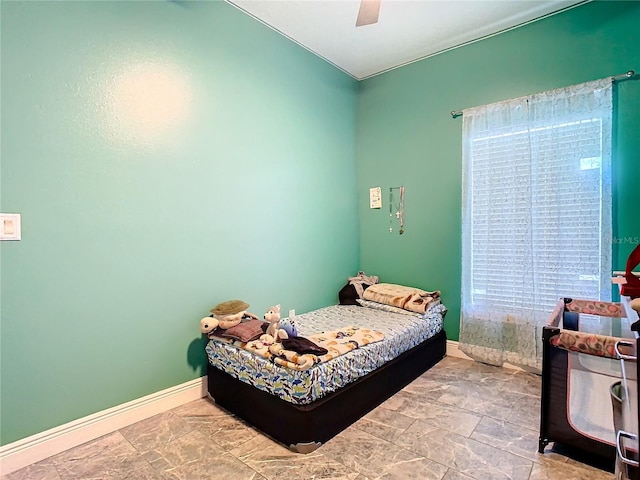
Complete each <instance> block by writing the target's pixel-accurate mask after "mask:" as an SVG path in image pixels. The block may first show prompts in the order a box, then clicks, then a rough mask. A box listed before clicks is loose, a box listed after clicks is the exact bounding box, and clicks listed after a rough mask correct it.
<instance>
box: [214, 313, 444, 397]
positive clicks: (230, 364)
mask: <svg viewBox="0 0 640 480" xmlns="http://www.w3.org/2000/svg"><path fill="white" fill-rule="evenodd" d="M445 312H446V308H445V307H444V306H443V305H440V304H437V305H432V306H431V307H430V308H429V309H428V310H427V312H426V313H425V314H423V315H418V314H415V315H404V314H399V313H392V312H385V311H382V310H375V309H372V308H367V307H359V306H355V305H334V306H331V307H326V308H321V309H319V310H315V311H312V312H309V313H304V314H302V315H298V316H296V324H297V327H298V334H299V335H301V336H303V337H309V336H311V335H312V334H314V333H320V332H326V331H330V330H336V329H338V328H340V327H342V326H344V325H361V326H366V327H367V328H370V329H372V330H377V331H380V332H382V333H383V334H384V339H383V340H382V341H379V342H376V343H372V344H369V345H366V346H364V347H362V348H358V349H356V350H354V351H352V352H349V353H348V354H346V355H341V356H339V357H337V358H334V359H333V360H330V361H328V362H324V363H319V364H317V365H315V366H313V367H311V368H309V369H308V370H302V371H299V370H293V369H290V368H286V367H282V366H280V365H276V364H274V363H271V362H270V361H268V360H266V359H264V358H262V357H259V356H257V355H255V354H253V353H250V352H247V351H245V350H242V349H240V348H238V347H236V346H234V345H231V344H225V343H221V342H216V341H213V340H210V341H209V343H208V344H207V347H206V352H207V355H208V357H209V362H210V363H211V365H213V366H214V367H216V368H219V369H220V370H223V371H224V372H226V373H228V374H230V375H232V376H233V377H235V378H237V379H239V380H241V381H243V382H245V383H248V384H250V385H253V386H255V387H256V388H259V389H261V390H264V391H266V392H269V393H271V394H273V395H277V396H278V397H280V398H282V399H283V400H286V401H288V402H291V403H295V404H299V405H304V404H307V403H311V402H313V401H315V400H317V399H319V398H322V397H323V396H324V395H326V394H328V393H330V392H333V391H335V390H338V389H339V388H341V387H343V386H344V385H347V384H348V383H351V382H353V381H355V380H357V379H358V378H360V377H362V376H364V375H366V374H367V373H370V372H371V371H373V370H375V369H376V368H378V367H379V366H381V365H383V364H384V363H386V362H388V361H389V360H391V359H393V358H395V357H397V356H398V355H400V354H401V353H403V352H405V351H407V350H409V349H411V348H413V347H414V346H416V345H418V344H419V343H421V342H423V341H424V340H426V339H428V338H430V337H432V336H434V335H435V334H437V333H438V332H440V331H441V330H442V322H443V317H444V313H445Z"/></svg>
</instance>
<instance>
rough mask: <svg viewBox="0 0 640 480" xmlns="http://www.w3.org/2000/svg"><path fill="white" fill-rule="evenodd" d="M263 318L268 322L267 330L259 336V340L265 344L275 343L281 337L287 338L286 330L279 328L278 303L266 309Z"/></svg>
mask: <svg viewBox="0 0 640 480" xmlns="http://www.w3.org/2000/svg"><path fill="white" fill-rule="evenodd" d="M264 319H265V320H266V321H267V322H269V326H268V327H267V331H266V333H265V334H264V335H262V336H261V337H260V341H261V342H262V343H264V344H266V345H271V344H273V343H277V342H279V341H280V340H282V339H283V338H289V335H288V334H287V332H286V331H284V330H283V329H281V328H280V305H275V306H273V307H271V308H269V309H268V310H267V313H265V314H264Z"/></svg>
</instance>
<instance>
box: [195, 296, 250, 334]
mask: <svg viewBox="0 0 640 480" xmlns="http://www.w3.org/2000/svg"><path fill="white" fill-rule="evenodd" d="M247 308H249V304H248V303H246V302H243V301H242V300H229V301H227V302H222V303H219V304H218V305H216V306H215V307H213V308H212V309H211V310H210V312H211V313H212V314H213V317H204V318H203V319H202V320H200V331H201V332H202V333H204V334H208V333H211V332H213V331H214V330H215V329H216V328H221V329H224V330H226V329H229V328H231V327H235V326H236V325H238V324H239V323H240V322H241V321H242V320H243V319H245V318H246V319H255V320H258V317H256V316H255V315H254V314H253V313H249V312H247Z"/></svg>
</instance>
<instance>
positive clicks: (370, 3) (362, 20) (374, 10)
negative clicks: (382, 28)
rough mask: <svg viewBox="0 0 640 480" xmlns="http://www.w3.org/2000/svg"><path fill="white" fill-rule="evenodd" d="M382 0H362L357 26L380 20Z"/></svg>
mask: <svg viewBox="0 0 640 480" xmlns="http://www.w3.org/2000/svg"><path fill="white" fill-rule="evenodd" d="M379 13H380V0H360V10H359V11H358V18H357V20H356V27H361V26H363V25H371V24H373V23H377V22H378V14H379Z"/></svg>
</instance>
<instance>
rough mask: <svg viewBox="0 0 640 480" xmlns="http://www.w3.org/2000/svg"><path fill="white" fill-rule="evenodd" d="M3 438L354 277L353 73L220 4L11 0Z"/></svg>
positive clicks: (6, 74)
mask: <svg viewBox="0 0 640 480" xmlns="http://www.w3.org/2000/svg"><path fill="white" fill-rule="evenodd" d="M1 13H2V37H1V40H2V90H1V92H2V130H1V134H2V151H1V154H2V164H1V175H2V177H1V186H2V190H1V202H2V203H1V211H2V212H18V213H21V214H22V238H23V239H22V241H20V242H2V244H1V255H2V256H1V262H2V265H1V266H2V290H1V295H2V297H1V300H2V310H1V314H2V319H1V322H2V323H1V329H2V330H1V336H0V338H1V345H0V351H1V372H0V373H1V375H0V378H1V382H2V383H1V385H0V387H1V397H0V401H1V403H0V408H1V411H0V415H1V421H0V424H1V442H2V444H6V443H9V442H12V441H14V440H17V439H19V438H23V437H25V436H28V435H31V434H34V433H37V432H40V431H43V430H46V429H49V428H51V427H54V426H57V425H60V424H63V423H66V422H68V421H71V420H74V419H77V418H81V417H83V416H86V415H88V414H91V413H94V412H97V411H100V410H103V409H106V408H108V407H112V406H115V405H119V404H122V403H124V402H127V401H129V400H132V399H136V398H139V397H142V396H144V395H147V394H150V393H153V392H157V391H159V390H162V389H165V388H168V387H171V386H174V385H177V384H180V383H182V382H185V381H188V380H191V379H193V378H196V377H198V376H200V375H201V374H202V373H203V370H202V369H203V366H204V365H205V360H204V353H203V343H202V341H201V336H200V333H199V320H200V318H201V317H202V316H204V315H206V314H208V311H209V309H210V308H211V307H212V306H214V305H215V304H217V303H218V302H221V301H224V300H229V299H233V298H241V299H244V300H246V301H247V302H249V303H250V304H251V308H250V311H252V312H254V313H256V314H259V315H261V314H262V313H263V312H264V311H265V310H266V308H267V307H268V306H270V305H273V304H275V303H281V304H282V308H283V309H284V310H285V311H287V310H288V309H290V308H295V309H297V310H298V311H299V312H302V311H307V310H310V309H313V308H317V307H321V306H325V305H328V304H332V303H335V302H336V300H337V296H336V292H337V291H338V290H339V288H340V287H341V286H342V285H343V284H344V282H345V279H346V277H347V276H349V275H353V273H354V272H356V271H357V267H358V265H357V264H358V256H359V253H358V251H359V245H358V226H357V225H358V219H357V200H356V188H355V185H356V172H355V165H354V157H355V141H354V139H355V111H356V108H355V102H356V95H357V88H358V87H357V82H355V81H354V80H353V79H351V78H350V77H348V76H347V75H346V74H344V73H342V72H340V71H338V70H337V69H335V68H334V67H332V66H331V65H329V64H327V63H326V62H324V61H323V60H321V59H319V58H317V57H316V56H314V55H312V54H311V53H309V52H308V51H306V50H304V49H302V48H301V47H299V46H297V45H295V44H293V43H292V42H290V41H288V40H286V39H285V38H284V37H282V36H281V35H279V34H278V33H276V32H274V31H272V30H270V29H268V28H267V27H265V26H264V25H262V24H260V23H258V22H256V21H255V20H253V19H252V18H250V17H249V16H247V15H245V14H243V13H241V12H240V11H238V10H236V9H235V8H233V7H232V6H230V5H228V4H226V3H222V2H179V1H175V2H172V1H162V2H133V1H132V2H2V11H1Z"/></svg>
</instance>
